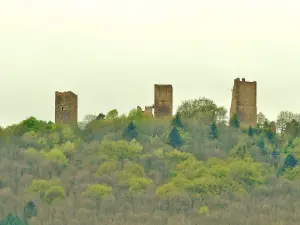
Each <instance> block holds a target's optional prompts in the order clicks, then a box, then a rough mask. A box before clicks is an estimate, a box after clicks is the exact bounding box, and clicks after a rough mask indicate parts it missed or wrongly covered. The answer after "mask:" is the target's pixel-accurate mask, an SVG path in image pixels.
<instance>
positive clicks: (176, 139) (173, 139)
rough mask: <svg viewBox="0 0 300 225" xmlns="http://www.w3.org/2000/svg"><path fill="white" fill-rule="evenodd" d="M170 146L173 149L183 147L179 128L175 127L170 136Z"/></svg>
mask: <svg viewBox="0 0 300 225" xmlns="http://www.w3.org/2000/svg"><path fill="white" fill-rule="evenodd" d="M169 144H170V145H171V146H172V147H173V148H178V147H180V146H182V144H183V140H182V138H181V136H180V133H179V130H178V128H177V127H173V128H172V130H171V132H170V134H169Z"/></svg>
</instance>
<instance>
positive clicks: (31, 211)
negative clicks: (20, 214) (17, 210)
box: [24, 201, 37, 220]
mask: <svg viewBox="0 0 300 225" xmlns="http://www.w3.org/2000/svg"><path fill="white" fill-rule="evenodd" d="M36 215H37V208H36V205H35V204H34V202H33V201H28V202H27V203H26V205H25V207H24V218H25V219H26V220H29V219H30V218H31V217H34V216H36Z"/></svg>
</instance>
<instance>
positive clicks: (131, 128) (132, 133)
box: [123, 121, 138, 141]
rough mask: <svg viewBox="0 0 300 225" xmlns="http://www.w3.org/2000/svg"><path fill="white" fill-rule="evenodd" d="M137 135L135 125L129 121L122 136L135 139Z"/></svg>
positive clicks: (126, 138) (129, 139)
mask: <svg viewBox="0 0 300 225" xmlns="http://www.w3.org/2000/svg"><path fill="white" fill-rule="evenodd" d="M137 136H138V132H137V130H136V126H135V125H134V123H133V122H132V121H131V122H130V123H129V124H128V126H127V127H126V128H125V130H124V132H123V138H124V139H125V140H128V141H131V140H132V139H136V138H137Z"/></svg>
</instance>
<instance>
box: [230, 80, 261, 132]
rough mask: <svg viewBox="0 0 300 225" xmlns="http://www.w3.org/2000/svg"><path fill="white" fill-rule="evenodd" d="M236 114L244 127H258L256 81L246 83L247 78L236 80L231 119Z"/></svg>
mask: <svg viewBox="0 0 300 225" xmlns="http://www.w3.org/2000/svg"><path fill="white" fill-rule="evenodd" d="M235 113H236V115H237V116H238V118H239V120H240V125H241V126H242V127H249V126H252V127H256V123H257V105H256V81H254V82H249V81H245V78H242V81H241V80H240V78H237V79H235V80H234V85H233V90H232V99H231V107H230V118H232V117H233V115H234V114H235Z"/></svg>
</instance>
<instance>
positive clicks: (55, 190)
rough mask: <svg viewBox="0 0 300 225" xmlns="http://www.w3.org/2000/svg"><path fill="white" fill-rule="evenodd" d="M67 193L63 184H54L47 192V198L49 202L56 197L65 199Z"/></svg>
mask: <svg viewBox="0 0 300 225" xmlns="http://www.w3.org/2000/svg"><path fill="white" fill-rule="evenodd" d="M65 197H66V193H65V190H64V188H63V187H61V186H52V187H50V188H49V189H48V190H47V191H46V193H45V200H46V202H47V203H48V204H51V203H52V202H53V201H54V200H56V199H64V198H65Z"/></svg>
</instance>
